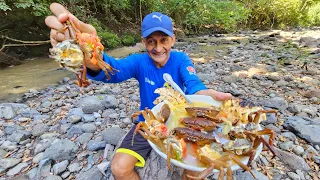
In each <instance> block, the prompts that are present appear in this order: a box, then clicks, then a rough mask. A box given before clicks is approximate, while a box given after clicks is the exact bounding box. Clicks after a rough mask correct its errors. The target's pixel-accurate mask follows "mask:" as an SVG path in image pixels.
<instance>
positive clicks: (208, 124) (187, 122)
mask: <svg viewBox="0 0 320 180" xmlns="http://www.w3.org/2000/svg"><path fill="white" fill-rule="evenodd" d="M180 122H181V123H182V124H183V125H184V126H186V127H189V128H192V129H194V130H198V131H212V130H214V129H215V128H216V123H215V122H214V121H211V120H208V119H207V118H198V117H185V118H181V119H180Z"/></svg>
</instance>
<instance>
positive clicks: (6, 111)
mask: <svg viewBox="0 0 320 180" xmlns="http://www.w3.org/2000/svg"><path fill="white" fill-rule="evenodd" d="M15 115H16V113H15V112H14V111H13V108H12V107H9V106H1V105H0V119H2V118H3V119H6V120H9V119H12V118H14V117H15Z"/></svg>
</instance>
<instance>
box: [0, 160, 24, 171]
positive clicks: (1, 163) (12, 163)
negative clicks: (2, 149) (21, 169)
mask: <svg viewBox="0 0 320 180" xmlns="http://www.w3.org/2000/svg"><path fill="white" fill-rule="evenodd" d="M21 160H22V159H20V158H19V159H16V158H4V159H0V166H1V167H2V168H4V169H8V168H11V167H13V166H15V165H17V164H18V163H19V162H21Z"/></svg>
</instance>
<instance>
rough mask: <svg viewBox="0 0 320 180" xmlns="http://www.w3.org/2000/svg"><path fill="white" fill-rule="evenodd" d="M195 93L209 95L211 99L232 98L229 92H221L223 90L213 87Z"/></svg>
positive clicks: (223, 99)
mask: <svg viewBox="0 0 320 180" xmlns="http://www.w3.org/2000/svg"><path fill="white" fill-rule="evenodd" d="M196 94H197V95H207V96H211V97H212V98H213V99H215V100H217V101H225V100H229V99H231V98H232V95H231V94H230V93H223V92H219V91H215V90H213V89H206V90H201V91H198V92H196Z"/></svg>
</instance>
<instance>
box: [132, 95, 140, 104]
mask: <svg viewBox="0 0 320 180" xmlns="http://www.w3.org/2000/svg"><path fill="white" fill-rule="evenodd" d="M131 100H132V101H135V102H139V101H140V99H139V97H138V96H137V95H135V94H132V95H131Z"/></svg>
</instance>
